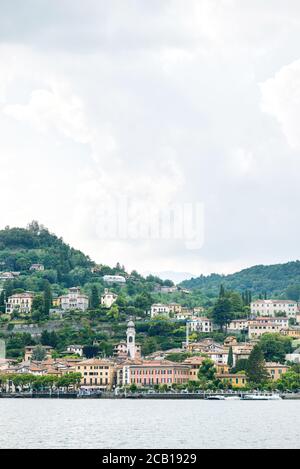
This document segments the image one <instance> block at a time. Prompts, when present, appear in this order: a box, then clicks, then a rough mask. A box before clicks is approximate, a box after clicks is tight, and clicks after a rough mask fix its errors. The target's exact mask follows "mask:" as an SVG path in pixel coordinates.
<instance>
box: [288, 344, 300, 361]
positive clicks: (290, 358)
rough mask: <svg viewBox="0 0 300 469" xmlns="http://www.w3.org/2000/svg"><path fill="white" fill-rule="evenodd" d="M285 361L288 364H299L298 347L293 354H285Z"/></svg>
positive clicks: (299, 350)
mask: <svg viewBox="0 0 300 469" xmlns="http://www.w3.org/2000/svg"><path fill="white" fill-rule="evenodd" d="M285 359H286V361H288V362H293V363H300V347H299V348H297V349H296V350H294V351H293V353H287V354H286V356H285Z"/></svg>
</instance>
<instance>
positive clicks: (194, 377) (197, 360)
mask: <svg viewBox="0 0 300 469" xmlns="http://www.w3.org/2000/svg"><path fill="white" fill-rule="evenodd" d="M205 359H206V357H199V356H196V357H189V358H186V359H185V360H184V362H183V364H184V365H189V366H190V371H189V381H198V372H199V368H200V367H201V365H202V363H203V360H205Z"/></svg>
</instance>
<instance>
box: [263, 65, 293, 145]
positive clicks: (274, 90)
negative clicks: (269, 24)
mask: <svg viewBox="0 0 300 469" xmlns="http://www.w3.org/2000/svg"><path fill="white" fill-rule="evenodd" d="M260 88H261V92H262V105H261V106H262V110H263V111H264V112H266V113H268V114H270V115H271V116H273V117H275V118H276V119H277V121H278V122H279V124H280V126H281V128H282V131H283V133H284V135H285V137H286V139H287V141H288V143H289V145H290V146H291V147H292V148H295V149H297V148H300V133H299V120H300V59H299V60H296V61H294V62H292V63H291V64H289V65H286V66H284V67H282V68H281V69H280V70H279V71H278V72H277V73H276V74H275V76H274V77H273V78H269V79H268V80H266V81H265V82H264V83H262V84H261V85H260Z"/></svg>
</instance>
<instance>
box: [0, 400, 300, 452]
mask: <svg viewBox="0 0 300 469" xmlns="http://www.w3.org/2000/svg"><path fill="white" fill-rule="evenodd" d="M0 448H105V449H106V448H107V449H110V448H149V449H150V448H164V449H167V448H175V449H177V448H199V449H201V448H300V400H299V401H273V402H272V401H258V402H254V401H245V402H243V401H223V402H222V401H202V400H168V401H166V400H140V401H138V400H134V401H133V400H104V399H103V400H101V399H99V400H76V399H74V400H54V399H52V400H51V399H0Z"/></svg>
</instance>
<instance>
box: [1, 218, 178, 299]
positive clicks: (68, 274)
mask: <svg viewBox="0 0 300 469" xmlns="http://www.w3.org/2000/svg"><path fill="white" fill-rule="evenodd" d="M32 264H42V265H43V267H44V270H42V271H35V270H32V269H31V268H30V267H31V266H32ZM93 268H94V269H93ZM0 272H2V273H3V272H5V273H14V274H16V275H15V277H14V278H13V280H8V281H6V282H5V281H4V279H3V278H2V279H1V281H0V288H1V289H2V288H4V290H5V291H6V295H9V294H11V293H12V292H15V291H18V290H20V291H21V290H23V291H24V290H31V291H35V292H39V291H42V290H43V288H44V284H45V280H48V281H49V282H50V284H51V289H52V293H53V294H54V295H56V294H62V293H63V292H64V291H65V290H66V289H67V288H69V287H74V286H81V287H82V288H83V291H85V293H87V294H89V293H90V290H91V288H92V286H93V285H96V286H97V288H99V291H100V292H101V291H102V290H103V289H104V285H103V281H102V277H103V275H106V274H109V275H115V274H119V275H123V276H125V277H126V278H127V283H126V289H123V291H125V290H126V293H127V294H128V295H129V296H133V295H135V294H137V293H141V292H144V291H147V292H148V291H153V290H154V287H155V285H157V284H160V285H173V283H172V282H171V281H168V280H165V281H163V280H161V279H159V278H158V277H155V276H153V275H149V276H148V277H147V278H143V277H142V276H141V275H139V274H138V273H137V272H136V271H133V272H131V274H130V275H129V274H128V273H127V272H126V271H125V267H124V266H121V265H120V264H117V265H116V266H115V267H110V266H107V265H102V264H101V265H99V266H98V265H96V264H95V262H93V261H92V260H91V259H90V258H89V257H88V256H86V255H85V254H84V253H82V252H81V251H79V250H76V249H74V248H72V247H70V246H69V245H68V244H66V243H65V242H64V241H63V239H62V238H58V237H57V236H56V235H55V234H52V233H50V232H49V230H48V229H47V228H45V227H44V226H42V225H39V224H38V222H36V221H34V222H32V223H30V224H29V225H28V226H27V228H10V227H6V228H5V229H4V230H0ZM1 275H2V274H1ZM115 289H116V290H118V288H117V286H115Z"/></svg>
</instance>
